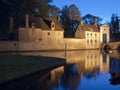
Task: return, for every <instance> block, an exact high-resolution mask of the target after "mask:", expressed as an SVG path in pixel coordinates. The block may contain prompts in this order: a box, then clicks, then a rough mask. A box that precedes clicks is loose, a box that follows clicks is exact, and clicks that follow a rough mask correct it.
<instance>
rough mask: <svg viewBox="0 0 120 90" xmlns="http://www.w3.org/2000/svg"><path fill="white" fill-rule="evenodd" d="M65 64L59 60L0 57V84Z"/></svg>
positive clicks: (14, 56)
mask: <svg viewBox="0 0 120 90" xmlns="http://www.w3.org/2000/svg"><path fill="white" fill-rule="evenodd" d="M63 64H65V60H64V59H61V58H52V57H43V56H21V55H0V83H4V82H7V81H10V80H13V79H16V78H20V77H24V76H27V75H29V74H34V73H36V72H39V71H43V70H45V69H48V68H51V67H54V66H60V65H63Z"/></svg>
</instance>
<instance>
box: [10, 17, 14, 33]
mask: <svg viewBox="0 0 120 90" xmlns="http://www.w3.org/2000/svg"><path fill="white" fill-rule="evenodd" d="M13 29H14V20H13V17H10V32H13Z"/></svg>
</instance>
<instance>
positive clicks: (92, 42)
mask: <svg viewBox="0 0 120 90" xmlns="http://www.w3.org/2000/svg"><path fill="white" fill-rule="evenodd" d="M75 37H76V38H80V39H85V46H86V48H99V47H100V32H99V29H98V27H97V21H96V19H95V20H94V24H93V25H90V24H83V23H82V19H81V20H80V24H79V26H78V28H77V30H76V32H75Z"/></svg>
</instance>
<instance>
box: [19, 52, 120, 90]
mask: <svg viewBox="0 0 120 90" xmlns="http://www.w3.org/2000/svg"><path fill="white" fill-rule="evenodd" d="M20 54H26V55H30V54H31V55H42V56H51V57H61V58H65V59H66V62H67V64H66V65H65V66H63V67H60V68H56V69H54V70H52V71H51V72H49V73H47V74H46V75H44V76H43V77H40V78H39V79H37V80H35V81H34V82H33V83H31V84H30V85H29V88H28V89H27V90H88V89H89V90H96V89H98V90H119V89H120V56H119V53H118V52H117V51H113V53H110V54H105V53H101V51H99V50H86V51H60V52H57V51H56V52H33V53H30V52H29V53H20Z"/></svg>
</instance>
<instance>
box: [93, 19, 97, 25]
mask: <svg viewBox="0 0 120 90" xmlns="http://www.w3.org/2000/svg"><path fill="white" fill-rule="evenodd" d="M94 25H95V26H96V27H97V19H96V18H94Z"/></svg>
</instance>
